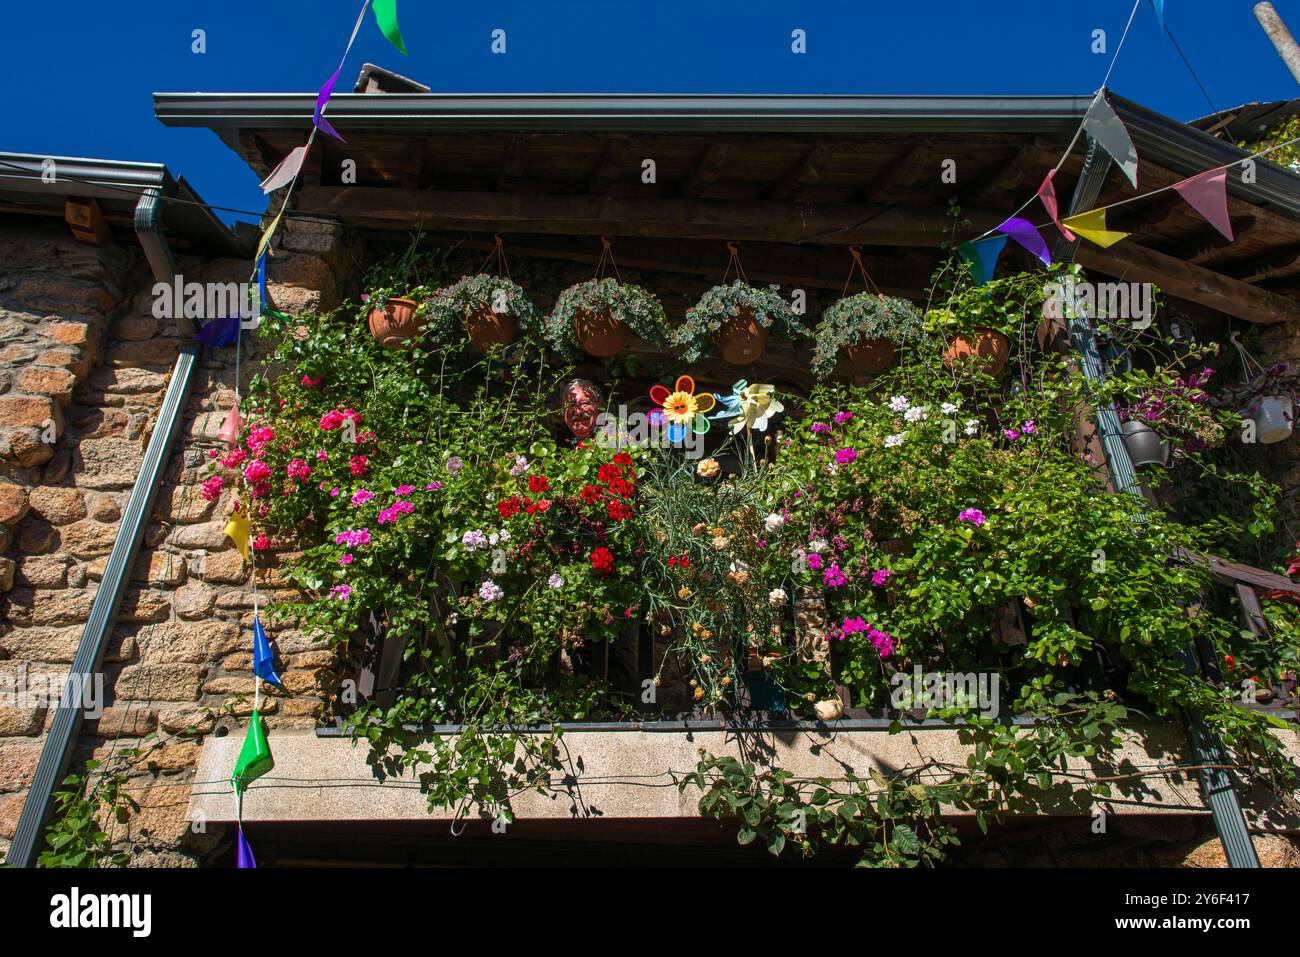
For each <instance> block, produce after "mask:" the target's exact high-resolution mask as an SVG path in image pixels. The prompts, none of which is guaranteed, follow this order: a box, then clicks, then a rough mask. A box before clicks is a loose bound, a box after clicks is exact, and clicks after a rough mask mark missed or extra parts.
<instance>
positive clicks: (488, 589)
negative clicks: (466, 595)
mask: <svg viewBox="0 0 1300 957" xmlns="http://www.w3.org/2000/svg"><path fill="white" fill-rule="evenodd" d="M504 594H505V592H503V591H502V590H501V586H500V585H498V584H497V583H496V582H494V581H493V580H492V579H490V578H489V579H487V580H486V581H485V582H483V584H481V585H479V586H478V597H479V598H482V599H483V600H484V601H497V600H498V599H500V598H501V596H502V595H504Z"/></svg>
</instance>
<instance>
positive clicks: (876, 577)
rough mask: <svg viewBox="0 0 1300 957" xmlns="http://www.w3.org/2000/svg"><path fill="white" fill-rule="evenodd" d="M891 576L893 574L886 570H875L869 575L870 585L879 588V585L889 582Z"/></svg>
mask: <svg viewBox="0 0 1300 957" xmlns="http://www.w3.org/2000/svg"><path fill="white" fill-rule="evenodd" d="M893 574H894V573H893V572H891V571H890V570H889V569H888V568H877V569H876V570H875V571H874V572H872V573H871V584H873V585H876V586H877V587H879V586H880V585H883V584H884V583H885V582H887V581H889V579H890V578H892V577H893Z"/></svg>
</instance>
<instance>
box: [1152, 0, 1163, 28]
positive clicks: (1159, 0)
mask: <svg viewBox="0 0 1300 957" xmlns="http://www.w3.org/2000/svg"><path fill="white" fill-rule="evenodd" d="M1151 6H1153V7H1155V8H1156V20H1158V21H1159V22H1160V29H1161V30H1163V29H1164V28H1165V0H1151Z"/></svg>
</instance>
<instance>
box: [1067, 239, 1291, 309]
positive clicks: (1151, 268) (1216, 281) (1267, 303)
mask: <svg viewBox="0 0 1300 957" xmlns="http://www.w3.org/2000/svg"><path fill="white" fill-rule="evenodd" d="M1075 258H1076V259H1077V260H1078V262H1079V264H1080V265H1081V266H1083V267H1084V268H1085V269H1092V270H1096V271H1097V272H1100V273H1103V274H1105V275H1107V276H1113V277H1115V278H1116V279H1122V280H1124V281H1126V282H1154V283H1155V284H1156V285H1157V286H1159V287H1160V289H1161V291H1162V292H1164V293H1165V294H1167V295H1170V296H1173V297H1175V298H1177V299H1186V300H1188V301H1189V302H1195V303H1200V304H1201V305H1203V306H1207V307H1209V308H1210V309H1215V310H1218V311H1219V312H1222V313H1226V314H1227V315H1229V316H1236V317H1237V318H1238V319H1244V320H1246V321H1247V322H1257V323H1276V322H1292V321H1295V320H1297V319H1300V302H1297V301H1296V300H1295V299H1292V298H1290V297H1289V296H1283V295H1279V294H1278V293H1273V292H1269V291H1268V290H1266V289H1260V288H1259V287H1258V286H1252V285H1250V284H1249V283H1245V282H1242V281H1241V280H1239V279H1233V278H1231V277H1230V276H1225V275H1223V274H1222V273H1217V272H1214V271H1213V270H1210V269H1206V268H1205V267H1204V266H1196V265H1193V264H1191V263H1187V262H1183V261H1182V260H1179V259H1175V258H1174V257H1173V256H1170V255H1167V254H1165V253H1162V252H1157V251H1156V250H1154V249H1148V248H1147V247H1146V246H1141V245H1139V244H1137V243H1135V242H1132V241H1125V242H1122V243H1119V244H1117V245H1115V246H1112V247H1111V248H1110V249H1096V248H1093V247H1091V246H1089V245H1087V244H1080V245H1079V248H1078V251H1077V253H1076V255H1075Z"/></svg>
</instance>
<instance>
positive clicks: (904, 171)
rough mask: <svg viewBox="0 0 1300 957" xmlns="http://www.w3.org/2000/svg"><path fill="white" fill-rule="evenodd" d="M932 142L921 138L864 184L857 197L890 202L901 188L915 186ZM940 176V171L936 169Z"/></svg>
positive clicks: (868, 200) (867, 200)
mask: <svg viewBox="0 0 1300 957" xmlns="http://www.w3.org/2000/svg"><path fill="white" fill-rule="evenodd" d="M931 146H932V144H931V143H930V141H929V140H920V141H919V142H916V143H913V144H912V146H911V147H910V148H909V149H908V150H907V152H905V153H904V154H903V155H902V156H900V157H899V158H898V159H896V160H893V161H891V162H890V164H889V166H887V167H886V168H885V170H884V171H883V172H882V173H880V174H879V175H878V176H877V177H876V178H875V179H873V180H872V181H871V182H870V183H868V184H867V185H866V186H864V187H863V188H862V189H861V190H860V191H859V192H858V194H857V196H856V197H855V198H856V199H859V200H862V201H864V202H871V203H885V202H889V201H890V199H891V198H893V197H894V196H895V195H896V194H897V193H898V191H899V190H902V189H907V188H909V187H914V186H915V185H916V184H917V182H919V181H920V178H921V175H922V174H923V173H924V171H925V160H926V159H927V157H928V156H929V153H930V148H931ZM935 177H936V179H937V178H938V171H937V170H936V171H935Z"/></svg>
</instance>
